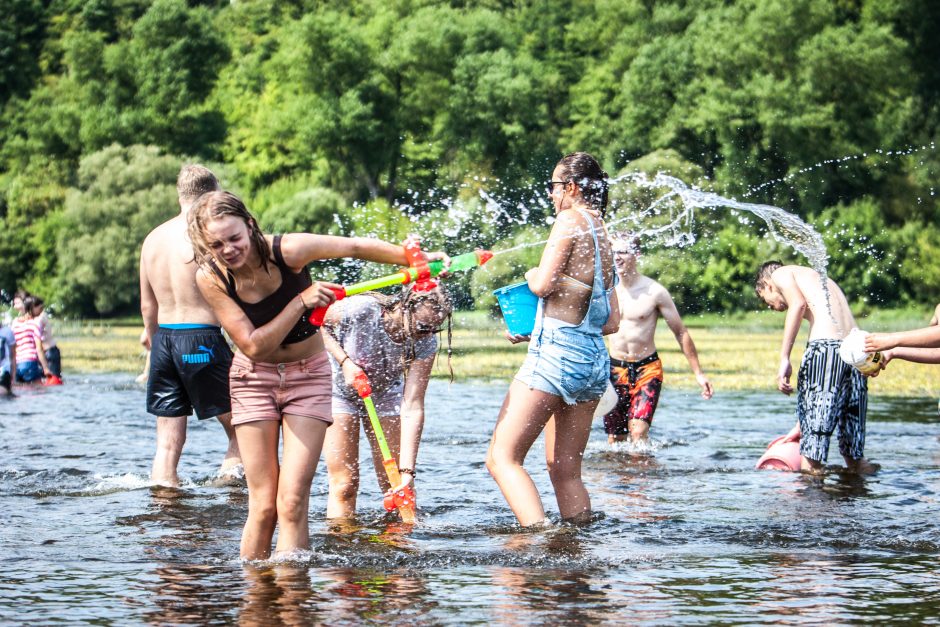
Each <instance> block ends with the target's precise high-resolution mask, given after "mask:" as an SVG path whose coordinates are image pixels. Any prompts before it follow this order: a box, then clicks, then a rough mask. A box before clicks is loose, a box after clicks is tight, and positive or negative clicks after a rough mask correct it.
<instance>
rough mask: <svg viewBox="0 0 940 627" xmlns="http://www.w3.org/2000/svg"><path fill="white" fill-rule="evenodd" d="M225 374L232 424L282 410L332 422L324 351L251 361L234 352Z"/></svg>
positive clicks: (277, 416)
mask: <svg viewBox="0 0 940 627" xmlns="http://www.w3.org/2000/svg"><path fill="white" fill-rule="evenodd" d="M228 378H229V390H230V393H231V395H232V424H233V425H239V424H244V423H246V422H255V421H257V420H280V419H281V417H282V416H283V415H284V414H290V415H292V416H303V417H305V418H315V419H317V420H322V421H323V422H325V423H327V424H331V423H332V422H333V416H332V411H331V397H332V394H331V392H332V375H331V374H330V362H329V361H328V360H327V358H326V351H321V352H320V353H319V354H317V355H314V356H313V357H311V358H309V359H301V360H300V361H292V362H290V363H286V364H272V363H267V362H255V361H251V360H250V359H248V358H247V357H245V356H244V355H243V354H242V353H240V352H239V353H235V358H234V359H233V360H232V368H231V370H229V374H228Z"/></svg>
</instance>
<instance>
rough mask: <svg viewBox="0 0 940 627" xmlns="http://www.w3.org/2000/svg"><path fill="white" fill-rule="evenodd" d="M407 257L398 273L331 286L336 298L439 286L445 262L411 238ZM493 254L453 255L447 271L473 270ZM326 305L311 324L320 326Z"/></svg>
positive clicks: (478, 252) (407, 245)
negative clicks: (389, 289)
mask: <svg viewBox="0 0 940 627" xmlns="http://www.w3.org/2000/svg"><path fill="white" fill-rule="evenodd" d="M405 256H406V258H407V259H408V263H409V266H408V267H407V268H403V269H401V270H399V271H398V272H396V273H395V274H389V275H386V276H383V277H379V278H377V279H371V280H369V281H362V282H360V283H353V284H352V285H347V286H345V287H339V288H332V290H333V293H334V294H336V300H342V299H344V298H346V297H347V296H353V295H355V294H361V293H362V292H368V291H371V290H379V289H382V288H383V287H390V286H392V285H408V284H409V283H411V284H412V285H413V288H412V289H414V290H416V291H419V292H421V291H428V290H431V289H434V288H435V287H437V281H435V280H434V277H436V276H437V275H439V274H440V273H441V272H443V271H444V262H443V261H430V262H428V261H425V260H424V255H423V254H421V248H420V245H419V244H418V242H417V241H411V242H408V243H407V244H405ZM492 257H493V253H491V252H490V251H488V250H475V251H473V252H472V253H464V254H462V255H457V256H456V257H451V259H450V267H449V268H447V271H448V272H461V271H463V270H471V269H473V268H477V267H479V266H482V265H483V264H484V263H486V262H487V261H489V260H490V259H491V258H492ZM327 309H329V305H327V306H326V307H317V308H316V309H314V310H313V312H312V313H311V314H310V324H315V325H317V326H321V325H322V324H323V318H324V317H325V316H326V311H327Z"/></svg>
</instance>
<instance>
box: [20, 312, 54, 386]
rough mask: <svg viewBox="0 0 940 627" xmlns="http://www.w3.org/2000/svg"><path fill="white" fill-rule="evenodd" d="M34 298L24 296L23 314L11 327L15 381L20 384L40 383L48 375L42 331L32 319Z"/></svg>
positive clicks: (36, 320)
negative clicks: (14, 355) (13, 339)
mask: <svg viewBox="0 0 940 627" xmlns="http://www.w3.org/2000/svg"><path fill="white" fill-rule="evenodd" d="M35 308H36V298H35V297H34V296H26V297H25V298H24V299H23V309H24V311H25V313H24V314H23V315H22V316H20V317H19V318H17V319H16V320H14V321H13V324H12V325H11V327H12V329H13V335H14V336H15V337H16V380H17V381H18V382H20V383H35V382H39V383H41V382H42V381H43V379H44V378H45V376H46V375H47V374H49V364H48V362H47V361H46V355H45V351H44V349H43V345H42V330H41V329H40V328H39V322H38V319H37V318H34V317H33V315H32V314H33V311H34V310H35Z"/></svg>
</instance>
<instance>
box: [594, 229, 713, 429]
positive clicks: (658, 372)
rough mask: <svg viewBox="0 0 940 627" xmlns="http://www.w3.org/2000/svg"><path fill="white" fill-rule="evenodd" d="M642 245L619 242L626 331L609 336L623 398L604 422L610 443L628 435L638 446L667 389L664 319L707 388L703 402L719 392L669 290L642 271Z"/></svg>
mask: <svg viewBox="0 0 940 627" xmlns="http://www.w3.org/2000/svg"><path fill="white" fill-rule="evenodd" d="M639 244H640V242H639V238H637V237H635V236H627V237H622V238H618V239H616V240H614V242H613V252H614V268H615V269H616V271H617V276H618V277H620V283H619V284H618V285H617V299H618V301H619V303H620V329H619V330H618V331H617V333H615V334H613V335H609V336H608V338H609V340H610V346H609V350H610V382H611V383H612V384H613V385H614V389H615V390H616V391H617V397H618V398H617V406H616V407H615V408H614V409H613V411H611V412H610V413H609V414H607V415H606V416H604V429H605V430H606V431H607V440H608V442H610V443H613V442H618V441H621V440H624V439H625V437H626V435H627V434H628V433H629V435H630V438H631V439H632V440H633V442H634V443H636V442H641V441H644V440H646V439H647V438H648V434H649V429H650V425H651V424H652V423H653V413H654V412H655V411H656V405H657V403H658V402H659V394H660V391H661V389H662V383H663V365H662V362H661V361H660V360H659V355H658V354H657V353H656V343H655V340H654V335H655V334H656V323H657V321H658V320H659V318H660V317H662V318H663V319H664V320H665V321H666V324H667V325H669V328H670V329H671V330H672V332H673V334H674V335H675V336H676V341H677V342H679V346H680V347H681V348H682V353H683V354H684V355H685V358H686V359H687V360H688V362H689V366H691V367H692V372H694V373H695V380H696V381H698V384H699V385H700V386H702V398H704V399H709V398H711V397H712V391H713V390H712V384H711V383H710V382H709V381H708V378H707V377H706V376H705V373H704V372H703V371H702V367H701V365H699V362H698V352H696V350H695V343H694V342H693V341H692V336H691V335H689V330H688V329H686V327H685V325H684V324H683V323H682V318H681V317H680V316H679V311H678V310H677V309H676V304H675V303H674V302H673V300H672V296H670V294H669V292H668V291H667V290H666V288H665V287H663V286H662V285H660V284H659V283H657V282H656V281H654V280H653V279H651V278H649V277H647V276H644V275H642V274H640V273H639V271H638V270H637V267H636V261H637V257H638V255H639V252H640V250H639Z"/></svg>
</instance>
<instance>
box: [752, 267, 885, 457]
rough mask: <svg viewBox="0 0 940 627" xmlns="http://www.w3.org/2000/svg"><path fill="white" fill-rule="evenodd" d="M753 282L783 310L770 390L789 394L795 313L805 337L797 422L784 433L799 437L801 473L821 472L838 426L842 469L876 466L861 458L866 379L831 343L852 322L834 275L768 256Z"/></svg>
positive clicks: (796, 325) (836, 341)
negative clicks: (774, 380) (776, 365)
mask: <svg viewBox="0 0 940 627" xmlns="http://www.w3.org/2000/svg"><path fill="white" fill-rule="evenodd" d="M754 289H755V291H756V292H757V295H758V297H760V298H761V300H763V301H764V302H765V303H766V304H767V305H768V306H769V307H770V308H771V309H773V310H774V311H785V312H786V314H787V316H786V320H785V322H784V325H783V343H782V346H781V350H780V366H779V368H778V370H777V389H778V390H780V391H781V392H783V393H784V394H792V393H793V386H792V385H791V384H790V377H791V376H792V374H793V367H792V366H791V364H790V352H791V351H792V349H793V344H794V342H795V341H796V336H797V334H798V333H799V331H800V326H801V325H802V323H803V320H806V321H807V322H809V341H808V342H807V344H806V350H805V351H804V352H803V359H802V361H801V363H800V371H799V377H798V379H797V387H796V392H797V405H796V414H797V425H796V426H795V427H794V428H793V430H792V431H791V432H790V433H789V434H788V438H789V439H791V440H794V441H795V440H797V439H798V440H799V442H800V455H801V456H802V461H801V464H800V469H801V470H802V471H803V472H810V473H821V472H822V471H823V468H824V466H823V465H824V464H825V462H826V459H827V457H828V455H829V438H830V437H831V436H832V434H833V433H834V432H835V431H836V430H838V434H839V435H838V439H839V452H840V453H842V457H843V459H845V464H846V466H847V468H848V469H849V471H850V472H858V473H866V472H872V471H874V470H876V469H877V465H875V464H871V463H870V462H868V461H867V460H866V459H865V456H864V449H865V416H866V413H867V410H868V380H867V379H866V378H865V377H864V376H863V375H862V373H860V372H859V371H858V370H856V369H855V368H853V367H852V366H850V365H848V364H847V363H845V362H844V361H842V358H841V357H839V346H840V345H841V344H842V339H843V338H844V337H845V336H846V335H848V333H849V331H851V330H852V329H853V328H855V326H856V325H855V318H854V317H853V316H852V311H851V310H850V309H849V304H848V301H847V300H846V298H845V295H844V294H843V293H842V290H841V289H840V288H839V286H838V285H836V282H835V281H833V280H832V279H830V278H828V277H820V275H819V273H817V272H816V271H815V270H813V269H812V268H806V267H803V266H795V265H791V266H785V265H783V264H782V263H780V262H779V261H768V262H766V263H765V264H763V265H762V266H761V267H760V270H758V272H757V277H756V279H755V282H754Z"/></svg>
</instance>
